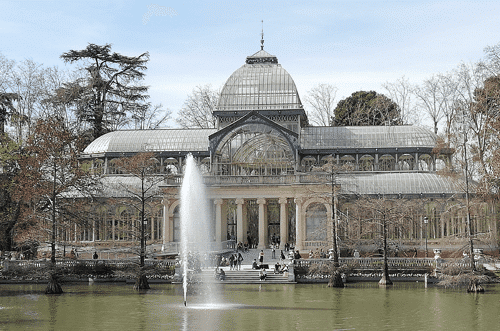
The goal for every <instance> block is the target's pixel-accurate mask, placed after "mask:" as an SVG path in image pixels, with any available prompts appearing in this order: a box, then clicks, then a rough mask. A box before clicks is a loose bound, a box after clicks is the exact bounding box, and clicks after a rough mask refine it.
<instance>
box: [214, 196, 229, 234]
mask: <svg viewBox="0 0 500 331" xmlns="http://www.w3.org/2000/svg"><path fill="white" fill-rule="evenodd" d="M222 202H223V201H222V199H215V200H214V204H215V242H218V243H220V242H221V240H226V238H224V239H222Z"/></svg>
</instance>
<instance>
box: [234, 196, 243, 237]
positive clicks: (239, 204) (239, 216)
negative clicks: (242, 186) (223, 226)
mask: <svg viewBox="0 0 500 331" xmlns="http://www.w3.org/2000/svg"><path fill="white" fill-rule="evenodd" d="M235 202H236V243H238V242H240V241H241V242H244V241H245V232H244V229H243V204H244V203H245V200H243V199H236V200H235Z"/></svg>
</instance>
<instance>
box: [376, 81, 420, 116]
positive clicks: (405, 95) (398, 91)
mask: <svg viewBox="0 0 500 331" xmlns="http://www.w3.org/2000/svg"><path fill="white" fill-rule="evenodd" d="M382 87H383V88H384V89H385V90H386V91H387V95H388V96H389V98H390V99H391V100H392V101H394V102H395V103H396V104H397V105H398V106H399V108H400V109H401V115H400V116H401V122H402V123H403V124H419V122H420V118H419V114H418V113H417V109H418V108H417V107H416V105H415V101H414V100H413V98H412V97H414V95H413V87H412V86H411V84H410V82H409V80H408V79H407V78H406V77H404V76H403V77H401V78H399V79H398V80H396V81H395V82H394V83H390V82H386V83H385V84H382Z"/></svg>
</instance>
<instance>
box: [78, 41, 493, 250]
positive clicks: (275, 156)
mask: <svg viewBox="0 0 500 331" xmlns="http://www.w3.org/2000/svg"><path fill="white" fill-rule="evenodd" d="M213 116H214V117H215V118H216V128H214V129H160V130H123V131H114V132H110V133H108V134H105V135H103V136H101V137H100V138H98V139H96V140H95V141H94V142H92V143H91V144H90V145H89V146H88V147H87V148H86V149H85V151H84V153H83V155H82V157H83V158H87V159H91V160H93V167H94V169H95V171H98V172H100V173H102V174H103V175H104V180H105V182H107V183H113V182H114V183H116V182H122V183H125V182H130V184H132V185H133V182H134V179H133V178H132V177H131V176H127V174H124V173H122V172H121V170H120V169H118V168H117V167H115V166H114V160H115V159H117V158H120V157H124V156H130V155H133V154H135V153H140V152H144V151H147V152H153V153H154V154H155V156H156V158H157V161H158V167H157V170H156V171H157V173H158V175H164V176H165V180H164V182H163V183H162V184H161V185H160V187H159V189H160V190H159V192H160V193H159V194H158V197H157V200H156V204H155V205H153V206H150V208H151V210H150V212H151V213H150V215H151V216H150V218H149V222H148V226H147V227H148V243H161V244H163V245H164V247H166V249H168V247H169V245H170V243H175V242H177V241H178V240H179V238H180V234H179V232H180V225H179V222H180V218H179V206H180V201H179V190H180V185H181V182H182V174H183V167H184V165H185V160H186V157H187V155H189V154H192V155H193V156H194V158H195V159H196V161H197V162H198V164H199V166H200V168H201V169H202V172H203V175H204V181H205V184H206V186H207V192H208V193H207V194H208V199H209V201H210V205H211V212H210V213H211V215H210V219H211V220H212V231H213V234H212V237H213V240H214V242H216V243H217V242H221V243H223V242H224V241H226V240H227V239H229V238H231V239H234V240H236V241H237V242H242V243H246V242H248V241H249V240H250V241H251V242H252V243H256V244H257V247H259V248H263V247H267V246H268V245H269V243H270V241H271V238H272V237H274V238H280V245H281V247H283V245H284V244H285V243H286V242H288V243H290V244H294V245H295V247H296V248H298V249H299V250H309V249H313V248H314V249H315V248H316V247H322V248H327V247H329V246H331V239H332V237H331V233H332V231H331V230H332V226H333V224H337V229H338V232H337V233H338V235H339V239H340V240H341V241H342V240H349V239H350V238H354V237H355V236H356V233H355V232H356V231H355V230H352V229H354V228H355V227H354V226H353V223H354V222H355V220H352V219H349V208H353V204H355V199H357V198H359V197H361V196H363V197H365V196H371V197H388V198H391V199H408V200H411V199H413V200H415V199H420V200H419V201H421V208H420V210H418V211H416V212H415V214H414V217H412V220H411V221H408V222H410V223H411V224H407V226H406V227H405V229H404V231H401V230H396V229H393V230H391V231H392V232H391V233H390V236H391V237H392V238H394V239H396V238H397V239H404V240H409V241H419V240H422V238H423V237H422V236H423V235H424V234H423V219H424V217H427V219H428V220H429V224H428V235H429V238H449V237H456V236H460V235H463V234H464V233H465V231H466V230H465V225H464V224H465V219H466V218H465V217H466V215H465V212H464V208H463V198H464V196H465V192H464V191H463V189H462V188H461V187H460V185H459V184H460V183H457V181H453V180H451V179H449V178H447V177H444V176H440V175H439V174H438V173H437V172H436V171H437V169H439V168H440V167H442V166H443V164H444V163H445V162H447V161H449V160H451V156H452V155H451V153H452V151H451V150H440V152H439V154H437V153H436V152H435V147H436V143H437V136H436V135H435V134H434V133H433V132H432V131H430V130H428V129H426V128H422V127H417V126H411V125H403V126H356V127H354V126H352V127H349V126H347V127H346V126H343V127H335V126H332V127H317V126H311V125H309V123H308V118H307V114H306V112H305V111H304V107H303V104H302V101H301V98H300V96H299V93H298V91H297V88H296V86H295V83H294V81H293V79H292V77H291V76H290V74H289V73H288V72H287V71H286V70H285V69H284V68H283V67H282V66H281V65H280V64H279V63H278V59H277V58H276V57H275V56H274V55H271V54H269V53H267V52H266V51H264V50H263V47H261V50H259V51H258V52H257V53H255V54H254V55H251V56H248V57H247V58H246V62H245V64H243V66H241V67H240V68H239V69H237V70H236V71H234V73H233V74H232V75H231V76H230V77H229V78H228V80H227V82H226V83H225V85H224V87H223V88H222V91H221V94H220V98H219V103H218V106H217V108H216V110H215V111H214V112H213ZM325 164H333V165H335V169H340V170H335V171H328V170H325V167H323V168H322V166H324V165H325ZM330 169H332V168H331V167H330ZM332 192H333V195H334V198H333V199H332ZM108 194H111V195H113V196H115V197H119V198H123V199H125V200H126V196H124V195H122V192H119V191H118V190H115V191H113V192H111V193H109V192H108ZM450 206H451V207H450ZM453 206H456V207H455V208H454V207H453ZM100 208H102V209H103V212H102V213H101V214H100V215H101V216H100V217H99V218H98V219H96V220H93V221H92V222H90V223H89V224H88V225H87V226H86V227H82V228H81V229H79V230H78V231H77V233H76V234H75V238H76V239H77V240H81V241H132V240H135V238H137V237H136V235H134V234H133V233H132V232H133V231H132V229H133V228H134V227H133V226H132V225H133V222H137V218H138V215H137V213H136V212H135V211H134V210H133V209H130V208H127V206H126V203H125V204H123V205H121V206H119V207H117V206H112V205H109V206H107V207H106V208H103V207H100ZM490 218H491V219H490ZM473 221H474V229H475V230H476V231H478V232H488V233H490V234H493V236H495V238H496V235H497V229H496V220H495V219H494V217H492V210H491V206H487V205H481V206H476V207H475V209H474V216H473ZM76 239H75V240H76Z"/></svg>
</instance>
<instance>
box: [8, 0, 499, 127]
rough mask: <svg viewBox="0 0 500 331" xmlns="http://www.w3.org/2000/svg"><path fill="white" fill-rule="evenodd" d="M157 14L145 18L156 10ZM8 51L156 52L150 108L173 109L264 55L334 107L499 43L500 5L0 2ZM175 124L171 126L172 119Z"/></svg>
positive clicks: (39, 57) (11, 55) (48, 60)
mask: <svg viewBox="0 0 500 331" xmlns="http://www.w3.org/2000/svg"><path fill="white" fill-rule="evenodd" d="M151 5H154V6H155V7H156V8H159V9H160V10H159V11H158V10H157V11H156V13H155V12H152V13H151V14H150V15H147V13H148V6H151ZM0 8H1V10H0V52H1V53H2V54H3V55H4V56H5V57H7V58H8V59H12V60H16V61H22V60H23V59H25V58H31V59H33V60H34V61H36V62H39V63H43V64H44V65H45V66H52V65H57V66H59V67H61V68H65V67H66V68H68V67H69V65H66V64H64V63H63V62H62V61H61V59H60V55H61V54H62V53H63V52H67V51H68V50H70V49H74V50H80V49H84V48H85V47H86V46H87V44H88V43H94V44H100V45H103V44H106V43H110V44H112V45H113V48H112V50H113V51H116V52H118V53H121V54H124V55H128V56H135V55H140V54H142V53H144V52H146V51H147V52H149V54H150V62H149V65H148V71H147V77H146V81H145V84H146V85H149V86H150V92H149V94H150V95H151V102H152V103H154V104H158V103H162V104H163V105H164V107H165V108H169V109H171V110H172V111H174V113H175V112H176V111H177V110H178V109H180V108H181V107H182V104H183V102H184V100H185V99H186V96H187V95H188V94H189V93H190V92H191V91H192V89H193V88H194V87H195V86H196V85H205V84H211V85H212V86H213V87H214V88H218V87H220V86H222V85H223V84H224V82H225V81H226V79H227V78H228V77H229V76H230V75H231V74H232V73H233V72H234V71H235V70H236V69H238V68H239V67H240V66H242V65H243V64H244V62H245V58H246V56H248V55H252V54H253V53H255V52H257V51H258V50H259V49H260V33H261V20H263V21H264V40H265V48H264V49H265V50H266V51H267V52H269V53H271V54H273V55H276V56H277V58H278V62H279V63H280V64H281V65H282V66H283V68H285V69H286V70H287V71H288V72H289V73H290V74H291V76H292V78H293V79H294V81H295V84H296V85H297V88H298V90H299V94H300V95H301V98H302V99H305V95H306V94H307V91H308V90H309V89H310V88H311V87H313V86H314V85H317V84H319V83H329V84H332V85H335V86H336V87H337V88H338V89H339V91H338V94H337V100H341V99H343V98H345V97H348V96H349V95H350V94H351V93H353V92H355V91H359V90H376V91H378V92H383V89H382V87H381V85H382V84H383V83H385V82H394V81H395V80H397V79H398V78H400V77H402V76H405V77H406V78H408V79H409V80H410V82H411V83H419V82H420V81H422V80H423V79H425V78H427V77H430V76H431V75H432V74H436V73H444V72H447V71H450V70H452V69H453V68H455V67H456V66H457V65H458V64H459V63H460V62H462V61H464V62H475V61H478V60H479V59H481V58H482V57H483V49H484V47H486V46H492V45H496V44H498V43H499V42H500V28H499V27H500V1H480V0H474V1H394V2H390V1H358V2H356V1H271V0H266V1H258V0H253V1H242V0H240V1H223V0H218V1H160V0H149V1H147V2H142V1H105V0H91V1H68V0H65V1H55V0H54V1H43V0H40V1H0ZM169 125H170V126H175V123H174V122H173V121H171V122H170V123H169Z"/></svg>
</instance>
